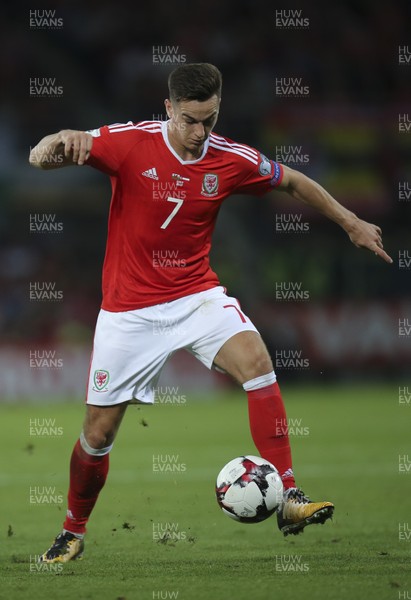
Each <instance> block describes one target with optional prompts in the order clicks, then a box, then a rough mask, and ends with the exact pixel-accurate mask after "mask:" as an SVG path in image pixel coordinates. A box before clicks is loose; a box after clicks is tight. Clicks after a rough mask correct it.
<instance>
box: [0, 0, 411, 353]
mask: <svg viewBox="0 0 411 600" xmlns="http://www.w3.org/2000/svg"><path fill="white" fill-rule="evenodd" d="M43 9H44V10H49V11H54V13H48V14H49V15H51V14H54V17H55V18H58V19H60V20H61V23H62V26H61V27H56V28H53V27H45V28H44V29H40V28H39V29H36V28H35V27H32V26H31V25H30V14H31V13H30V11H36V10H38V9H37V8H36V7H35V6H33V7H27V8H19V7H18V8H16V9H13V7H10V6H9V7H8V8H6V9H5V11H6V12H5V17H4V19H3V20H2V23H1V24H0V28H1V39H2V46H3V52H2V53H1V54H0V76H1V81H2V98H1V104H0V130H1V136H0V155H1V161H0V189H1V205H0V290H1V292H0V294H1V296H0V335H1V338H2V340H3V343H5V342H6V343H7V342H13V343H23V344H24V343H26V342H27V341H28V340H41V341H42V342H44V343H47V342H50V341H56V340H58V341H61V340H66V339H76V340H80V341H81V340H90V337H91V335H92V330H93V327H94V322H95V318H96V315H97V311H98V308H99V304H100V299H101V297H100V275H101V265H102V260H103V257H104V242H105V232H106V219H107V212H108V205H109V197H110V189H109V184H108V182H107V181H106V180H105V178H104V177H103V176H101V175H100V174H98V173H95V172H93V171H92V170H91V169H77V170H76V169H67V170H64V172H63V171H61V172H53V173H51V172H48V173H43V172H38V171H35V170H34V169H31V168H30V167H29V165H28V163H27V158H28V153H29V151H30V148H31V147H33V146H34V145H35V144H36V143H37V142H38V141H39V139H40V138H41V137H43V136H44V135H46V134H48V133H51V132H54V131H58V130H60V129H63V128H73V129H91V128H94V127H98V126H99V125H102V124H105V123H111V122H124V121H127V120H130V119H131V120H134V121H138V120H144V119H153V118H161V119H162V118H165V114H164V107H163V100H164V98H165V97H166V96H167V86H166V81H167V75H168V73H169V72H170V70H171V68H172V66H171V65H170V64H168V63H166V64H159V63H158V61H157V62H156V61H155V60H154V59H153V57H154V55H158V54H161V55H162V56H167V55H168V56H170V57H171V58H170V59H169V60H171V61H174V66H176V61H177V64H178V61H180V64H181V63H183V62H199V61H208V62H213V63H215V64H216V65H218V66H219V68H220V69H221V71H222V72H223V77H224V88H223V105H222V111H221V116H220V120H219V123H218V126H217V128H216V130H217V132H218V133H220V134H222V135H226V136H228V137H231V138H234V139H235V140H237V141H241V142H246V143H249V144H250V145H253V146H255V147H257V148H258V149H260V150H261V151H263V152H264V153H265V154H267V155H268V156H270V157H272V158H276V156H277V155H278V154H279V153H280V154H281V152H282V151H283V150H284V148H286V147H290V146H293V148H297V147H300V153H305V154H306V155H307V156H309V160H308V161H306V163H305V164H302V165H301V169H302V170H303V171H304V172H305V173H306V174H307V175H309V176H311V177H313V178H314V179H316V180H318V181H319V182H321V183H322V184H323V185H324V186H325V187H326V188H327V189H329V191H330V192H331V193H333V194H334V195H335V196H336V197H337V198H338V199H339V200H340V201H341V202H342V203H344V204H345V205H347V206H348V207H350V208H351V209H352V210H355V211H356V212H358V214H360V215H361V216H363V217H364V218H366V219H369V220H371V221H376V222H378V223H379V224H381V225H382V226H383V229H384V233H385V243H386V248H387V250H388V251H389V252H390V253H392V254H393V258H394V259H395V260H396V257H397V254H398V252H399V251H400V250H402V249H406V248H407V243H408V241H409V233H408V231H409V226H408V225H407V223H408V222H409V218H410V211H411V202H408V204H407V202H406V201H400V199H399V195H398V186H399V184H400V183H401V182H402V183H403V182H406V181H408V182H410V187H411V168H410V164H411V162H410V158H411V142H410V139H411V133H410V134H407V133H403V134H401V133H399V132H398V118H399V114H401V113H406V112H407V109H408V110H409V107H410V98H411V95H410V86H411V77H410V74H411V66H409V67H408V68H407V66H401V65H400V64H399V58H398V57H399V46H403V45H406V43H407V40H409V23H410V16H411V15H410V4H409V2H405V1H404V2H401V1H400V2H394V3H391V4H390V5H389V7H388V6H384V7H383V5H382V4H381V3H375V2H372V1H371V0H369V1H365V0H357V1H356V2H352V1H345V2H343V3H337V4H332V3H331V4H330V3H329V2H326V1H325V0H321V1H320V2H316V3H315V6H313V3H309V2H305V1H304V2H301V1H300V0H296V2H295V3H291V5H290V3H289V2H287V3H284V4H282V3H276V4H274V5H273V4H272V3H266V4H255V3H252V2H250V1H249V0H236V1H234V0H227V1H226V2H217V0H198V1H197V2H196V3H193V2H188V1H186V0H184V1H181V2H172V3H167V2H163V1H161V2H160V0H151V1H150V2H116V3H113V2H109V1H99V2H97V1H95V0H92V1H88V2H79V1H70V2H68V1H62V2H58V1H55V2H48V3H46V4H45V6H44V3H42V9H41V10H43ZM41 10H39V13H37V14H38V15H39V14H40V13H41ZM292 11H297V12H294V13H293V12H292ZM293 15H294V16H293ZM290 18H291V21H290V20H289V19H290ZM293 18H294V19H298V18H300V19H302V20H303V21H302V22H303V26H301V27H299V26H298V24H296V23H297V20H295V21H293V20H292V19H293ZM284 23H285V25H284ZM287 23H288V24H287ZM409 47H410V49H411V45H410V46H409ZM42 78H51V79H52V80H54V85H55V87H59V88H61V89H62V93H61V94H58V95H57V97H47V95H40V96H39V97H38V96H36V95H33V94H32V93H31V91H30V81H32V80H40V79H42ZM288 78H297V79H300V80H301V81H300V84H301V85H302V86H305V89H306V92H305V94H303V95H302V96H300V97H293V96H289V95H288V96H287V95H285V96H281V95H279V94H278V93H277V91H276V82H277V83H278V81H279V80H281V81H285V80H286V79H288ZM290 166H293V165H291V164H290ZM297 168H299V167H298V166H297ZM289 212H295V213H298V214H300V215H301V218H302V219H303V220H305V221H306V222H308V223H309V232H308V233H306V234H291V233H288V234H285V233H279V232H278V231H277V230H276V220H275V218H276V214H279V213H280V214H288V213H289ZM35 214H42V215H44V214H47V215H54V217H50V218H54V220H55V221H57V222H59V223H61V224H62V227H61V230H60V231H58V232H53V233H52V232H45V233H37V232H33V231H32V230H31V229H30V223H31V222H32V220H33V215H35ZM410 250H411V248H410ZM212 256H213V265H214V267H215V270H216V271H217V272H218V273H219V275H220V277H221V280H222V282H223V283H224V285H226V286H227V287H228V289H229V291H230V293H232V294H234V295H236V296H238V297H240V298H241V299H243V303H244V304H245V306H246V307H247V309H248V310H249V312H250V313H251V314H252V313H253V307H254V310H255V307H256V306H258V303H259V302H264V303H270V302H271V303H272V304H273V305H274V304H275V285H276V282H278V281H283V282H284V281H293V282H301V283H302V285H303V287H305V288H308V289H309V290H310V297H311V299H312V301H313V302H320V303H321V302H330V301H333V302H335V301H344V300H352V299H354V300H355V299H358V300H366V299H367V298H372V299H373V300H375V299H379V300H385V299H387V300H390V299H393V298H402V297H404V296H407V295H408V294H409V281H408V280H409V277H408V276H407V273H406V272H404V271H401V270H400V269H399V268H398V264H394V265H393V266H392V267H390V268H388V267H386V266H385V265H383V264H382V263H381V264H380V263H379V262H378V261H377V259H376V258H375V257H374V256H372V255H369V254H366V253H364V252H361V251H359V250H356V249H355V248H353V247H352V246H350V244H349V241H348V239H346V238H345V234H344V233H343V232H340V231H339V230H338V229H337V228H336V226H335V225H334V224H331V223H326V222H325V221H324V219H322V218H319V217H318V216H317V215H315V214H314V213H312V212H311V211H309V210H307V209H306V208H305V207H301V206H299V205H297V204H292V203H291V201H290V200H289V199H288V198H286V197H285V196H284V197H283V195H282V194H276V193H273V194H271V195H270V196H267V197H266V198H263V199H260V198H259V199H256V198H250V197H247V198H245V197H235V198H232V199H230V200H228V201H227V203H226V206H225V207H224V208H223V210H222V213H221V217H220V222H219V225H218V227H217V229H216V232H215V236H214V249H213V255H212ZM44 281H47V282H54V283H55V286H56V289H58V290H61V291H62V293H63V294H62V296H63V297H62V300H61V301H58V302H38V301H32V300H31V299H30V284H32V283H33V282H44Z"/></svg>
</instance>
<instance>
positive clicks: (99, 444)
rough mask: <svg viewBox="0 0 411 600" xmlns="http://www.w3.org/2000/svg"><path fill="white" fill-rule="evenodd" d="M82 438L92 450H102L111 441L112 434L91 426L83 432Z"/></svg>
mask: <svg viewBox="0 0 411 600" xmlns="http://www.w3.org/2000/svg"><path fill="white" fill-rule="evenodd" d="M83 435H84V439H85V441H86V442H87V444H88V446H89V447H90V448H92V449H93V450H102V449H104V448H107V447H108V446H110V445H111V444H112V443H113V439H114V436H113V435H111V434H110V433H107V432H105V431H103V430H101V429H98V428H97V427H96V428H92V429H88V430H87V431H84V432H83Z"/></svg>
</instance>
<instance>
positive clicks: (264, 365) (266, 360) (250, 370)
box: [241, 351, 274, 383]
mask: <svg viewBox="0 0 411 600" xmlns="http://www.w3.org/2000/svg"><path fill="white" fill-rule="evenodd" d="M273 370H274V367H273V363H272V361H271V358H270V356H269V355H268V353H267V352H266V351H264V352H257V353H255V354H254V356H251V357H250V359H249V360H248V361H247V364H246V365H244V369H243V372H242V380H243V381H242V382H241V383H245V382H246V381H250V379H255V378H256V377H262V376H263V375H267V374H268V373H271V371H273Z"/></svg>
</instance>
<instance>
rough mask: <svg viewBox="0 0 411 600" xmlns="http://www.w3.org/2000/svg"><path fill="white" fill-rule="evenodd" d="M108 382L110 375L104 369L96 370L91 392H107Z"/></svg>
mask: <svg viewBox="0 0 411 600" xmlns="http://www.w3.org/2000/svg"><path fill="white" fill-rule="evenodd" d="M109 380H110V373H109V372H108V371H105V370H104V369H96V370H95V371H94V378H93V381H94V385H93V390H94V391H95V392H108V389H107V385H108V382H109Z"/></svg>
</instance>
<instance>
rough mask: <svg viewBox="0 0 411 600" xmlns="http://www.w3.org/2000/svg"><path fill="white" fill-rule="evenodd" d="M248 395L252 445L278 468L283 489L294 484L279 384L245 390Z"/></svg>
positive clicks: (285, 419) (285, 418)
mask: <svg viewBox="0 0 411 600" xmlns="http://www.w3.org/2000/svg"><path fill="white" fill-rule="evenodd" d="M247 397H248V414H249V418H250V429H251V435H252V437H253V440H254V444H255V445H256V447H257V449H258V451H259V453H260V454H261V456H262V457H263V458H265V459H266V460H268V461H269V462H271V463H272V464H273V465H274V466H275V467H276V468H277V469H278V471H279V473H280V475H281V479H282V480H283V484H284V489H285V490H286V489H288V488H290V487H295V480H294V473H293V467H292V460H291V448H290V442H289V439H288V426H287V417H286V412H285V408H284V403H283V400H282V398H281V392H280V388H279V386H278V383H277V382H275V383H273V384H271V385H267V386H266V387H263V388H260V389H258V390H252V391H250V392H247Z"/></svg>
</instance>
